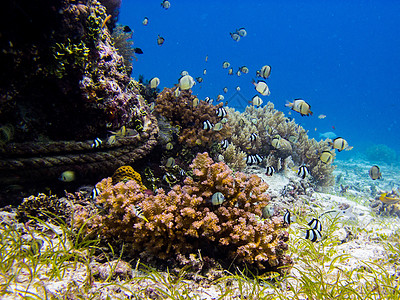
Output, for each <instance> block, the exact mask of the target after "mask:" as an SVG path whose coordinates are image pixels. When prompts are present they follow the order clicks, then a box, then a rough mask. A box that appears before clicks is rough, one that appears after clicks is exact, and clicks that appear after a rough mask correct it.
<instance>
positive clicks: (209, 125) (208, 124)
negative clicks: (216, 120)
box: [203, 120, 213, 130]
mask: <svg viewBox="0 0 400 300" xmlns="http://www.w3.org/2000/svg"><path fill="white" fill-rule="evenodd" d="M211 128H213V124H212V123H211V122H210V121H209V120H205V121H204V122H203V129H204V130H210V129H211Z"/></svg>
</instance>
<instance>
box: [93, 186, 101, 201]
mask: <svg viewBox="0 0 400 300" xmlns="http://www.w3.org/2000/svg"><path fill="white" fill-rule="evenodd" d="M100 193H101V191H100V190H99V189H98V188H97V187H94V188H93V190H92V194H91V195H90V196H91V197H92V199H93V200H94V199H96V198H97V196H98V195H100Z"/></svg>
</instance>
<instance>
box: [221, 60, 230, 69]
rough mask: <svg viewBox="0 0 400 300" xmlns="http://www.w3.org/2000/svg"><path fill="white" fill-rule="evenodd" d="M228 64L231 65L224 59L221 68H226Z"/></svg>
mask: <svg viewBox="0 0 400 300" xmlns="http://www.w3.org/2000/svg"><path fill="white" fill-rule="evenodd" d="M230 66H231V64H230V63H228V62H227V61H224V62H223V63H222V68H224V69H228V68H229V67H230Z"/></svg>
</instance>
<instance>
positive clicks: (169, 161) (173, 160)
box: [165, 157, 175, 168]
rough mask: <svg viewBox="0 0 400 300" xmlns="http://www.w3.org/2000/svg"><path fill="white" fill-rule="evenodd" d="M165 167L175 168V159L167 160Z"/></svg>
mask: <svg viewBox="0 0 400 300" xmlns="http://www.w3.org/2000/svg"><path fill="white" fill-rule="evenodd" d="M165 166H166V167H167V168H172V167H173V166H175V158H173V157H169V158H168V159H167V162H166V163H165Z"/></svg>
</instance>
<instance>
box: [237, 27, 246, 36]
mask: <svg viewBox="0 0 400 300" xmlns="http://www.w3.org/2000/svg"><path fill="white" fill-rule="evenodd" d="M236 32H237V34H238V35H240V36H241V37H245V36H246V35H247V31H246V29H244V28H243V27H242V28H239V29H236Z"/></svg>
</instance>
